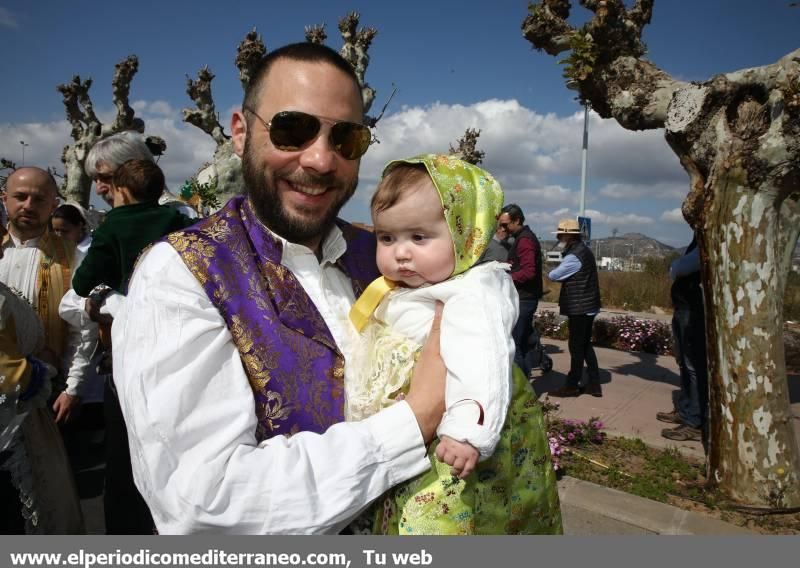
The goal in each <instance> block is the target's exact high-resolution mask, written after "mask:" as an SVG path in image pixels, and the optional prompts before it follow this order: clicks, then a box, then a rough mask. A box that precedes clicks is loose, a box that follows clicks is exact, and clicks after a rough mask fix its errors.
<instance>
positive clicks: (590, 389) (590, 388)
mask: <svg viewBox="0 0 800 568" xmlns="http://www.w3.org/2000/svg"><path fill="white" fill-rule="evenodd" d="M583 392H585V393H586V394H590V395H592V396H596V397H597V398H601V397H602V396H603V387H601V386H600V383H589V384H588V385H586V386H585V387H584V390H583Z"/></svg>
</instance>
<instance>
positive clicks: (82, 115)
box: [58, 55, 144, 207]
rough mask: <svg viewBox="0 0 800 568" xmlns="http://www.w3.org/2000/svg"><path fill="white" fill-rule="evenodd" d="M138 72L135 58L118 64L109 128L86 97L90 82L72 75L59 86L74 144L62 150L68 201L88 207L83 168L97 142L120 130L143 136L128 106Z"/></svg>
mask: <svg viewBox="0 0 800 568" xmlns="http://www.w3.org/2000/svg"><path fill="white" fill-rule="evenodd" d="M138 68H139V60H138V59H137V58H136V56H135V55H129V56H128V57H126V58H125V59H123V60H122V61H120V62H119V63H117V65H116V67H115V69H114V78H113V79H112V81H111V86H112V93H113V102H114V106H115V107H116V108H117V115H116V117H115V118H114V121H113V122H112V123H111V124H109V125H103V124H102V123H101V122H100V120H99V119H98V118H97V115H95V113H94V107H93V105H92V100H91V98H90V96H89V89H90V88H91V86H92V80H91V79H86V80H85V81H82V80H81V78H80V76H78V75H75V76H74V77H73V78H72V81H71V82H69V83H65V84H63V85H59V86H58V90H59V92H60V93H61V95H62V96H63V98H64V107H65V109H66V113H67V120H68V121H69V123H70V125H71V126H72V131H71V136H72V139H73V140H74V141H75V142H74V143H73V144H70V145H68V146H65V147H64V151H63V153H62V155H61V161H62V162H64V184H63V190H64V195H65V196H66V198H67V199H68V200H71V201H77V202H78V203H80V204H81V205H83V206H84V207H88V206H89V192H90V190H91V186H92V180H91V179H89V176H88V175H86V171H85V170H84V164H85V162H86V156H87V154H88V153H89V150H91V148H92V146H93V145H94V144H95V143H96V142H97V141H98V140H100V139H101V138H105V137H107V136H111V135H112V134H116V133H117V132H122V131H123V130H136V131H138V132H144V122H143V121H142V120H140V119H137V118H135V117H134V110H133V109H132V108H131V107H130V105H129V104H128V95H129V93H130V84H131V81H132V80H133V76H134V75H135V74H136V71H137V70H138Z"/></svg>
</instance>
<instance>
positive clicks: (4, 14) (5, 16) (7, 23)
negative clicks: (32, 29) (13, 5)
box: [0, 6, 19, 28]
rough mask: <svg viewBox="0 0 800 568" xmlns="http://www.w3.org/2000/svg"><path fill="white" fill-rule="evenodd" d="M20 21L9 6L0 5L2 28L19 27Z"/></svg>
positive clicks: (0, 24) (0, 26) (0, 25)
mask: <svg viewBox="0 0 800 568" xmlns="http://www.w3.org/2000/svg"><path fill="white" fill-rule="evenodd" d="M18 27H19V22H18V21H17V18H16V17H15V16H14V14H12V13H11V12H10V11H9V10H8V8H3V7H2V6H0V28H18Z"/></svg>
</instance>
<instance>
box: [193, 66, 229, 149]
mask: <svg viewBox="0 0 800 568" xmlns="http://www.w3.org/2000/svg"><path fill="white" fill-rule="evenodd" d="M213 80H214V74H213V73H212V72H211V71H209V69H208V66H207V65H206V66H204V67H203V68H202V69H200V71H198V72H197V80H196V81H195V80H193V79H192V78H191V77H187V78H186V93H187V94H188V95H189V98H191V99H192V100H193V101H194V103H195V104H196V105H197V108H196V109H188V108H185V109H183V121H184V122H188V123H189V124H193V125H195V126H196V127H197V128H199V129H200V130H202V131H203V132H205V133H206V134H208V135H209V136H211V137H212V138H213V139H214V142H216V143H217V146H219V145H221V144H224V143H225V142H226V141H227V140H228V139H229V138H230V137H229V136H227V135H226V134H225V132H224V130H223V128H222V125H221V124H220V123H219V119H218V116H217V109H216V107H215V105H214V97H213V96H212V94H211V81H213Z"/></svg>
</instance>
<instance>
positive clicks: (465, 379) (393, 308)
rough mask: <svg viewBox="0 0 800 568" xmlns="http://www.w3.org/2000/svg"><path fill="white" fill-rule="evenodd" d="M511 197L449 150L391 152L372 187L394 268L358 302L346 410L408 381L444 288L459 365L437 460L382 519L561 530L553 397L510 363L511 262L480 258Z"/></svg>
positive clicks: (448, 358)
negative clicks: (550, 439)
mask: <svg viewBox="0 0 800 568" xmlns="http://www.w3.org/2000/svg"><path fill="white" fill-rule="evenodd" d="M502 205H503V192H502V190H501V189H500V186H499V184H498V183H497V182H496V181H495V179H494V178H493V177H492V176H491V175H490V174H488V173H487V172H485V171H484V170H482V169H480V168H478V167H476V166H474V165H472V164H469V163H467V162H464V161H462V160H458V159H456V158H454V157H452V156H443V155H423V156H418V157H415V158H410V159H408V160H402V161H396V162H391V163H390V164H389V165H388V166H387V167H386V169H385V170H384V176H383V179H382V180H381V182H380V184H379V186H378V189H377V191H376V193H375V195H374V196H373V199H372V204H371V208H372V215H373V223H374V225H375V235H376V237H377V241H378V250H377V264H378V268H379V269H380V271H381V273H382V274H383V277H382V278H380V279H378V280H377V281H375V282H373V283H372V284H371V285H370V286H369V288H368V289H367V290H366V291H365V293H364V294H363V295H362V296H361V297H360V298H359V300H358V301H357V302H356V304H355V305H354V306H353V310H352V311H351V320H352V321H353V324H354V326H355V328H356V329H357V330H358V331H360V333H361V335H360V337H359V340H358V341H356V342H355V343H356V345H357V347H356V348H355V349H354V352H353V353H351V354H349V356H348V360H347V365H346V370H345V391H346V399H347V403H346V407H345V412H346V416H347V418H348V419H349V420H360V419H363V418H365V417H367V416H370V415H372V414H374V413H375V412H377V411H378V410H380V409H381V408H382V407H383V406H386V405H388V404H391V403H392V402H393V401H394V400H395V399H396V398H397V397H398V395H400V394H402V392H403V390H404V389H405V388H406V386H407V383H408V380H409V378H410V376H411V372H412V370H413V367H414V363H415V360H416V356H417V354H418V352H419V349H420V346H421V345H422V344H423V343H424V340H425V337H426V335H427V333H428V331H429V329H430V324H431V320H432V318H433V313H434V308H435V305H436V302H437V301H440V302H443V303H444V311H443V315H442V332H441V355H442V359H443V360H444V363H445V366H446V367H447V393H446V406H447V409H446V412H445V416H444V418H443V419H442V423H441V425H440V426H439V429H438V431H437V434H438V442H437V443H435V444H434V445H433V446H432V447H431V451H430V454H431V461H432V469H431V471H429V472H428V473H426V474H423V475H422V476H420V477H419V478H417V479H414V480H411V481H409V482H408V483H406V484H403V485H401V486H400V487H399V488H396V489H395V490H394V491H393V492H392V494H391V495H389V496H387V498H386V499H385V500H384V502H383V503H382V509H381V511H379V512H378V513H377V517H376V524H375V527H374V529H373V530H374V532H380V533H384V534H387V533H388V534H398V533H399V534H508V533H512V534H550V533H558V532H560V531H561V520H560V513H559V508H558V497H557V493H556V485H555V475H554V473H553V471H552V466H551V465H550V455H549V449H548V445H547V441H546V434H545V430H544V425H543V420H542V416H541V410H540V408H539V407H538V405H537V404H536V401H535V398H536V397H535V395H534V393H533V391H532V389H531V387H530V385H529V384H528V383H527V381H526V380H525V378H524V376H523V375H522V373H521V372H519V371H516V372H514V373H512V363H513V358H514V343H513V340H512V338H511V330H512V328H513V327H514V323H515V321H516V318H517V314H518V299H517V294H516V290H515V288H514V285H513V282H512V280H511V277H510V275H509V274H508V273H507V268H508V266H507V265H506V264H501V263H498V262H487V263H483V264H477V262H478V259H479V258H480V257H481V255H482V253H483V251H484V250H485V248H486V246H487V245H488V242H489V240H490V239H491V238H492V234H493V232H494V226H495V223H496V218H497V215H498V214H499V212H500V209H501V208H502ZM479 462H480V463H479ZM476 468H477V472H476V475H471V474H472V472H473V470H475V469H476Z"/></svg>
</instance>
